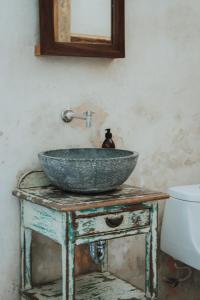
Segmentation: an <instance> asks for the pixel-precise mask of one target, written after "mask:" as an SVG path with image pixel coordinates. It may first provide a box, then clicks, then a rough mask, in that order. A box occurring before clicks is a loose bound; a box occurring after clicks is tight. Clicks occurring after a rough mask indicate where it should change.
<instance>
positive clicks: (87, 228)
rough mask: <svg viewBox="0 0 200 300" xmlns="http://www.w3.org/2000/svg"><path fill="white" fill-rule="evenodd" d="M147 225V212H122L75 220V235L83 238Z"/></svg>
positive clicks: (146, 210)
mask: <svg viewBox="0 0 200 300" xmlns="http://www.w3.org/2000/svg"><path fill="white" fill-rule="evenodd" d="M148 225H149V210H148V209H145V210H136V211H122V212H117V213H110V214H105V215H99V216H88V217H81V218H77V219H76V234H77V236H83V235H88V234H99V233H101V232H102V233H104V232H111V231H118V230H123V229H133V228H140V227H143V226H148Z"/></svg>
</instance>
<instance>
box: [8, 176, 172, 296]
mask: <svg viewBox="0 0 200 300" xmlns="http://www.w3.org/2000/svg"><path fill="white" fill-rule="evenodd" d="M13 194H14V195H15V196H16V197H18V198H19V199H20V204H21V280H22V284H21V285H22V286H21V299H23V300H25V299H26V300H27V299H28V300H29V299H30V300H31V299H32V300H33V299H34V300H45V299H49V300H74V299H76V300H93V299H97V300H116V299H118V300H128V299H130V300H133V299H140V300H141V299H151V300H152V299H157V285H158V284H157V216H158V204H157V201H158V200H161V199H166V198H168V195H167V194H165V193H159V192H154V191H150V190H147V189H144V188H138V187H133V186H128V185H124V186H122V187H121V189H119V190H116V191H113V192H107V193H106V194H99V195H78V194H70V193H66V192H64V191H62V190H59V189H57V188H56V187H54V186H52V185H51V184H50V182H49V180H48V179H47V177H46V176H45V175H44V173H43V172H42V171H32V172H29V173H26V174H25V175H23V176H22V177H21V179H20V181H19V183H18V186H17V188H16V189H15V190H14V191H13ZM32 231H36V232H38V233H40V234H42V235H44V236H46V237H48V238H50V239H52V240H54V241H56V242H57V243H59V244H60V245H61V249H62V280H60V281H55V282H51V283H49V284H46V285H41V286H32V280H31V238H32ZM137 234H145V236H146V268H145V272H146V274H145V275H146V280H145V291H144V292H143V291H141V290H139V289H137V288H136V287H134V286H133V285H131V284H130V283H128V282H126V281H123V280H122V279H119V278H118V277H116V276H115V275H114V274H111V273H109V270H108V269H107V255H106V254H105V258H104V261H103V263H102V264H101V272H93V273H90V274H86V275H80V276H78V277H76V276H75V270H74V266H75V247H76V245H81V244H85V243H94V242H97V241H106V242H107V241H108V240H111V239H116V238H121V237H127V236H134V235H137ZM106 251H107V247H106V249H105V252H106ZM133 254H134V250H133Z"/></svg>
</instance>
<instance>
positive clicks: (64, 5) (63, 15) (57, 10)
mask: <svg viewBox="0 0 200 300" xmlns="http://www.w3.org/2000/svg"><path fill="white" fill-rule="evenodd" d="M53 5H54V35H55V41H56V42H59V43H69V42H70V41H71V0H54V1H53Z"/></svg>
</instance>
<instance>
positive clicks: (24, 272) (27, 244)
mask: <svg viewBox="0 0 200 300" xmlns="http://www.w3.org/2000/svg"><path fill="white" fill-rule="evenodd" d="M31 241H32V230H30V229H27V228H24V227H23V225H22V228H21V281H22V282H21V286H22V289H23V290H26V289H30V288H31V287H32V283H31Z"/></svg>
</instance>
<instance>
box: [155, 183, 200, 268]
mask: <svg viewBox="0 0 200 300" xmlns="http://www.w3.org/2000/svg"><path fill="white" fill-rule="evenodd" d="M169 194H170V196H171V197H170V199H169V200H168V201H167V202H166V206H165V210H164V216H163V223H162V229H161V250H162V251H164V252H165V253H167V254H169V255H170V256H172V257H174V258H175V259H177V260H179V261H182V262H184V263H185V264H187V265H190V266H192V267H194V268H196V269H198V270H200V233H199V229H200V185H192V186H191V185H190V186H182V187H173V188H170V189H169Z"/></svg>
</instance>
